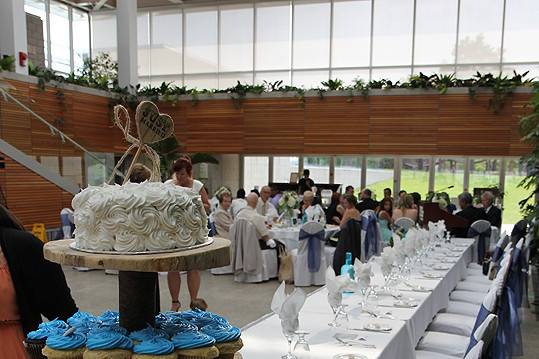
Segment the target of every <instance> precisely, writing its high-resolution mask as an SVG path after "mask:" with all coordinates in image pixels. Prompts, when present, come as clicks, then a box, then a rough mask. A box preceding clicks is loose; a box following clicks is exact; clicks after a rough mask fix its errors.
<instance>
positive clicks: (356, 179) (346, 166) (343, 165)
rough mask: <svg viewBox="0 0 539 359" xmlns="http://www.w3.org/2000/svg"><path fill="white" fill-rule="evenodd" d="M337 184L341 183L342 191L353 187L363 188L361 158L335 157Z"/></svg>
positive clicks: (335, 179) (335, 180)
mask: <svg viewBox="0 0 539 359" xmlns="http://www.w3.org/2000/svg"><path fill="white" fill-rule="evenodd" d="M334 182H335V183H340V184H341V185H342V189H343V191H344V189H345V188H346V186H353V187H354V188H356V189H359V188H360V187H361V157H357V156H354V157H352V156H336V157H335V177H334Z"/></svg>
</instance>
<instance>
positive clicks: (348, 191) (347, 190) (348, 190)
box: [344, 186, 354, 196]
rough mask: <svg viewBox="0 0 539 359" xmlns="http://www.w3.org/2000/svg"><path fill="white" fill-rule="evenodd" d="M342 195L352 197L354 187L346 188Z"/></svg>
mask: <svg viewBox="0 0 539 359" xmlns="http://www.w3.org/2000/svg"><path fill="white" fill-rule="evenodd" d="M344 194H345V195H347V194H350V195H352V196H353V195H354V186H346V189H345V190H344Z"/></svg>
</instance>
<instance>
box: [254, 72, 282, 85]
mask: <svg viewBox="0 0 539 359" xmlns="http://www.w3.org/2000/svg"><path fill="white" fill-rule="evenodd" d="M264 81H265V82H267V83H269V84H274V83H275V82H279V81H282V83H281V86H287V85H290V71H270V72H256V73H255V84H257V85H260V84H263V83H264Z"/></svg>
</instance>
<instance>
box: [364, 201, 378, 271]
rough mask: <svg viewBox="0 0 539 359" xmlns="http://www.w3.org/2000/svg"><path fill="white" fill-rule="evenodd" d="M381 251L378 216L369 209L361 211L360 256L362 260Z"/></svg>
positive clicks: (366, 259)
mask: <svg viewBox="0 0 539 359" xmlns="http://www.w3.org/2000/svg"><path fill="white" fill-rule="evenodd" d="M381 252H382V238H381V234H380V227H379V226H378V216H376V212H374V211H373V210H371V209H366V210H364V211H363V212H361V258H360V260H361V261H363V262H366V261H368V260H369V259H370V258H371V257H372V256H375V255H380V253H381Z"/></svg>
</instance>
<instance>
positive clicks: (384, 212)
mask: <svg viewBox="0 0 539 359" xmlns="http://www.w3.org/2000/svg"><path fill="white" fill-rule="evenodd" d="M392 216H393V199H392V198H391V197H385V198H384V199H383V200H382V202H380V210H379V211H378V220H379V222H380V232H381V235H382V240H383V241H384V244H386V245H389V243H390V242H391V238H392V236H393V234H392V232H391V223H392Z"/></svg>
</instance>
